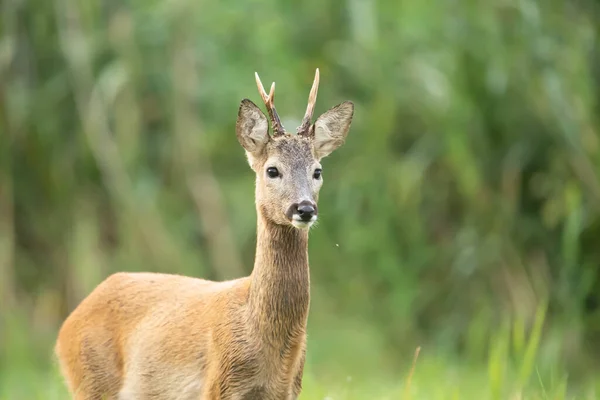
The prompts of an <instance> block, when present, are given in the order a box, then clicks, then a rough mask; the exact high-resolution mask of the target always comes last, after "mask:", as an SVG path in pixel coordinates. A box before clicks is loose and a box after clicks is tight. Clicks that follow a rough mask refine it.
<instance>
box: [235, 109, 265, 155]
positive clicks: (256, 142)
mask: <svg viewBox="0 0 600 400" xmlns="http://www.w3.org/2000/svg"><path fill="white" fill-rule="evenodd" d="M235 133H236V135H237V138H238V141H239V142H240V144H241V145H242V147H243V148H244V149H246V151H247V152H248V153H249V156H253V157H256V156H257V155H259V154H260V153H261V152H262V151H263V150H264V148H265V145H266V144H267V142H268V141H269V123H268V121H267V117H265V114H263V112H262V111H260V108H258V107H257V106H256V104H254V103H253V102H252V101H250V100H248V99H244V100H242V103H241V104H240V109H239V111H238V118H237V123H236V125H235Z"/></svg>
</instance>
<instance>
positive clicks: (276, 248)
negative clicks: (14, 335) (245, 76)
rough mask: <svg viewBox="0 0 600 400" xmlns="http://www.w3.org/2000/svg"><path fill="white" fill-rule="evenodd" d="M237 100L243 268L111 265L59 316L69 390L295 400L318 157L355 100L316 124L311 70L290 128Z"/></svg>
mask: <svg viewBox="0 0 600 400" xmlns="http://www.w3.org/2000/svg"><path fill="white" fill-rule="evenodd" d="M255 78H256V84H257V86H258V90H259V93H260V95H261V97H262V99H263V101H264V103H265V106H266V109H267V111H268V114H269V119H270V120H271V125H272V130H273V134H272V135H269V123H268V121H267V118H266V117H265V115H264V114H263V112H262V111H260V109H259V108H258V107H257V106H256V105H255V104H254V103H253V102H252V101H250V100H248V99H244V100H242V102H241V105H240V107H239V111H238V117H237V124H236V134H237V138H238V141H239V142H240V144H241V145H242V147H243V148H244V149H245V152H246V155H247V158H248V162H249V164H250V166H251V168H252V169H253V170H254V172H255V173H256V193H255V195H256V211H257V225H258V226H257V246H256V255H255V261H254V269H253V271H252V273H251V274H250V276H248V277H244V278H240V279H236V280H231V281H226V282H212V281H207V280H202V279H196V278H191V277H184V276H179V275H168V274H158V273H123V272H121V273H116V274H113V275H111V276H110V277H108V278H107V279H106V280H105V281H104V282H102V283H101V284H100V285H98V287H97V288H96V289H94V291H92V293H91V294H90V295H89V296H88V297H87V298H86V299H84V300H83V301H82V302H81V304H80V305H79V306H78V307H77V308H76V309H75V310H74V311H73V312H72V313H71V315H70V316H69V317H68V318H67V319H66V321H65V322H64V324H63V326H62V327H61V330H60V332H59V335H58V340H57V344H56V349H55V351H56V354H57V357H58V359H59V362H60V366H61V371H62V374H63V376H64V377H65V380H66V382H67V385H68V388H69V391H70V392H71V395H72V396H73V398H74V399H81V400H84V399H85V400H100V399H116V400H134V399H135V400H146V399H181V400H217V399H219V400H229V399H231V400H243V399H245V400H251V399H256V400H258V399H265V400H268V399H273V400H281V399H285V400H289V399H296V398H297V397H298V395H299V393H300V391H301V387H302V373H303V368H304V359H305V354H306V324H307V317H308V310H309V299H310V290H309V289H310V279H309V267H308V229H309V228H310V226H311V225H312V224H313V223H314V222H315V221H316V220H317V198H318V193H319V190H320V188H321V185H322V183H323V178H322V176H321V165H320V164H319V161H320V160H321V159H322V158H323V157H325V156H327V155H328V154H330V153H331V152H332V151H334V150H335V149H336V148H338V147H339V146H340V145H341V144H342V143H344V141H345V139H346V135H347V134H348V131H349V129H350V124H351V122H352V117H353V114H354V105H353V104H352V103H351V102H344V103H341V104H339V105H338V106H336V107H334V108H332V109H330V110H329V111H327V112H325V113H324V114H323V115H321V116H320V117H319V118H317V120H316V121H315V123H314V124H312V123H311V119H312V114H313V111H314V107H315V101H316V98H317V89H318V85H319V70H318V69H317V70H316V74H315V79H314V83H313V86H312V89H311V91H310V95H309V101H308V107H307V109H306V114H305V115H304V118H303V120H302V124H301V125H300V126H299V127H298V129H297V134H290V133H288V132H286V131H285V129H284V127H283V125H282V124H281V121H280V119H279V116H278V115H277V111H276V110H275V105H274V103H273V99H274V91H275V84H274V83H273V85H272V86H271V90H270V93H269V94H268V95H267V93H266V92H265V90H264V87H263V86H262V83H261V82H260V79H259V77H258V74H256V75H255Z"/></svg>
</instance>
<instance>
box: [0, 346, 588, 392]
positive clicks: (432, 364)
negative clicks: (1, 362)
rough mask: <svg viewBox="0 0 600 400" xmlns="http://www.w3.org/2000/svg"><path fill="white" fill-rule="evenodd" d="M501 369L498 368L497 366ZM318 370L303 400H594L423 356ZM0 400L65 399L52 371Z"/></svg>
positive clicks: (14, 386) (9, 382)
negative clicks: (385, 365)
mask: <svg viewBox="0 0 600 400" xmlns="http://www.w3.org/2000/svg"><path fill="white" fill-rule="evenodd" d="M495 367H497V368H502V363H499V364H498V365H495ZM317 371H318V368H317V367H316V366H311V367H309V368H308V369H307V370H306V371H305V374H304V390H303V392H302V395H301V399H307V400H313V399H314V400H324V399H331V400H355V399H356V400H365V399H374V400H375V399H380V400H386V399H390V400H391V399H415V400H416V399H432V400H433V399H440V400H441V399H473V400H476V399H481V400H485V399H490V400H493V399H507V400H517V399H532V400H535V399H553V400H561V399H582V400H583V399H590V400H592V399H595V398H596V395H595V391H594V388H593V387H592V386H591V385H588V387H587V388H585V389H583V390H582V389H580V390H579V394H578V395H577V396H576V395H568V394H567V386H566V384H565V380H564V379H562V380H558V381H556V382H549V381H548V382H542V381H541V380H539V379H538V377H535V379H532V381H531V383H530V384H529V385H527V387H526V388H524V389H518V388H519V385H520V382H519V380H518V379H509V378H507V379H505V380H503V381H502V382H501V386H502V390H498V389H497V387H498V382H497V381H496V380H495V379H493V378H491V377H490V376H489V375H488V374H487V373H486V371H485V370H482V369H477V368H475V367H473V366H471V367H468V366H462V365H460V364H453V363H451V362H449V361H448V360H444V359H442V358H439V357H436V356H424V355H421V357H420V358H419V360H418V361H417V363H416V365H415V368H414V372H413V374H412V378H411V379H409V378H408V377H409V375H410V373H409V372H408V371H407V372H406V373H404V374H399V375H398V379H397V380H395V381H394V380H389V379H388V380H382V379H379V378H378V377H377V376H373V375H372V372H370V371H365V373H364V375H362V376H347V377H340V378H339V379H332V378H326V379H322V378H321V377H320V376H322V375H321V374H320V373H318V372H317ZM0 385H1V386H0V388H1V389H0V399H2V400H4V399H6V400H21V399H22V400H36V399H39V400H42V399H43V400H55V399H56V400H58V399H67V398H68V395H67V392H66V390H65V388H64V386H63V384H62V380H61V378H60V376H59V374H58V372H57V371H56V370H50V371H45V372H43V371H35V370H33V369H32V370H29V371H23V370H18V371H13V372H10V373H4V374H3V375H2V377H1V380H0Z"/></svg>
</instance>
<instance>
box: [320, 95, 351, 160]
mask: <svg viewBox="0 0 600 400" xmlns="http://www.w3.org/2000/svg"><path fill="white" fill-rule="evenodd" d="M353 116H354V104H353V103H352V102H350V101H345V102H343V103H342V104H339V105H337V106H335V107H333V108H332V109H330V110H329V111H327V112H325V113H324V114H322V115H321V116H320V117H319V118H317V120H316V121H315V123H314V125H313V128H312V131H313V132H312V135H311V136H312V137H313V144H314V148H315V153H316V154H315V155H316V156H317V158H318V159H321V158H323V157H326V156H328V155H329V154H331V153H332V152H333V151H334V150H335V149H337V148H338V147H340V146H341V145H342V144H344V141H345V140H346V136H347V135H348V131H349V130H350V124H351V123H352V117H353Z"/></svg>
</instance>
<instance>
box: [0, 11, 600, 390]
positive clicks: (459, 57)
mask: <svg viewBox="0 0 600 400" xmlns="http://www.w3.org/2000/svg"><path fill="white" fill-rule="evenodd" d="M599 22H600V15H599V14H598V5H597V3H596V2H594V1H592V0H578V1H570V2H563V1H556V0H546V1H533V0H502V1H498V2H491V1H487V0H453V1H432V2H424V1H423V2H417V1H406V0H401V1H394V0H345V1H336V0H319V1H317V0H305V1H303V2H289V1H275V0H250V1H235V2H234V1H228V2H218V1H215V0H194V1H191V0H163V1H157V0H145V1H141V0H126V1H123V2H117V1H107V0H104V1H100V0H85V1H84V0H54V1H48V0H28V1H27V0H8V1H5V2H2V3H1V4H0V32H1V33H0V35H1V36H0V128H1V133H0V302H1V303H0V304H1V305H0V313H1V317H2V318H1V320H0V323H1V325H0V339H1V340H0V398H2V399H34V398H39V399H64V398H67V395H66V392H65V390H64V387H63V385H62V381H61V378H60V377H59V376H58V373H57V371H56V366H55V363H54V360H53V357H52V345H53V342H54V340H55V336H56V332H57V329H58V327H59V326H60V323H61V322H62V321H63V320H64V318H65V317H66V316H67V315H68V313H69V312H70V311H71V310H72V309H73V308H74V307H75V306H76V305H77V304H78V303H79V301H81V300H82V299H83V298H84V297H85V296H86V295H87V294H88V293H89V292H90V291H91V290H92V289H93V288H94V287H95V285H97V284H98V283H99V282H100V281H101V280H103V279H104V278H105V277H106V276H108V275H109V274H110V273H112V272H115V271H140V270H145V271H161V272H170V273H182V274H188V275H193V276H201V277H207V278H210V279H217V280H222V279H229V278H234V277H239V276H243V275H247V274H249V273H250V269H251V266H252V260H253V256H254V246H255V223H256V222H255V221H256V217H255V210H254V203H253V199H252V194H253V184H254V176H253V173H252V172H251V171H250V169H249V168H248V166H247V164H246V161H245V158H244V154H243V151H242V149H241V147H240V146H239V144H238V143H237V140H236V138H235V134H234V125H235V118H236V114H237V107H238V105H239V101H240V100H241V99H242V98H245V97H249V98H251V99H253V100H254V101H255V102H257V103H258V102H259V97H258V93H257V90H256V87H255V83H254V78H253V74H254V71H258V72H259V74H260V75H261V78H262V79H263V82H265V85H268V84H270V82H271V81H276V82H277V93H278V97H277V104H278V111H279V113H280V114H281V116H282V119H283V123H284V125H285V126H286V127H288V128H290V129H293V128H294V127H295V126H297V125H298V124H299V122H300V118H301V116H302V114H303V111H304V108H305V105H306V99H307V95H308V91H309V89H310V85H311V82H312V78H313V76H314V71H315V68H316V67H318V68H320V71H321V86H320V90H319V98H318V102H317V109H316V112H315V114H320V113H322V112H324V111H325V110H327V109H328V108H329V107H332V106H334V105H335V104H338V103H339V102H341V101H344V100H347V99H349V100H352V101H354V103H355V105H356V113H355V118H354V123H353V126H352V129H351V132H350V135H349V138H348V141H347V143H346V144H345V145H344V146H343V147H342V148H341V149H339V150H338V151H336V152H335V153H334V154H333V155H331V156H330V157H328V158H327V159H326V160H325V161H324V178H325V185H324V187H323V189H322V191H321V199H320V210H322V212H321V213H320V214H321V222H320V224H319V226H318V227H317V228H316V229H314V230H313V231H312V233H311V241H310V257H311V275H312V304H311V317H310V322H309V352H308V361H307V363H308V366H307V371H306V374H305V390H304V393H303V396H302V398H304V399H325V398H328V399H346V398H347V399H350V398H352V399H354V398H356V399H375V398H377V399H379V398H381V399H391V398H411V397H412V398H419V399H438V398H439V399H446V398H453V399H487V398H490V399H521V398H536V399H537V398H553V399H554V398H556V399H558V398H585V399H593V398H596V397H597V390H598V389H600V372H599V371H600V365H598V359H599V358H598V356H599V354H600V348H599V346H598V340H597V339H598V337H599V334H600V314H599V311H600V308H599V306H600V292H599V289H600V285H599V283H600V282H599V277H598V276H597V273H598V271H599V263H600V247H599V243H600V242H599V240H600V176H599V172H600V169H599V168H600V153H599V150H600V148H599V147H600V143H599V138H600V136H599V133H598V129H599V127H600V121H599V120H598V111H599V109H598V100H599V95H600V91H599V90H598V78H599V77H600V68H599V66H600V59H599V58H598V56H599V55H600V52H599V49H598V29H599V27H600V24H599ZM419 346H420V349H421V352H420V354H419V358H418V360H417V361H416V363H415V364H414V365H413V358H414V353H415V349H416V348H417V347H419Z"/></svg>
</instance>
